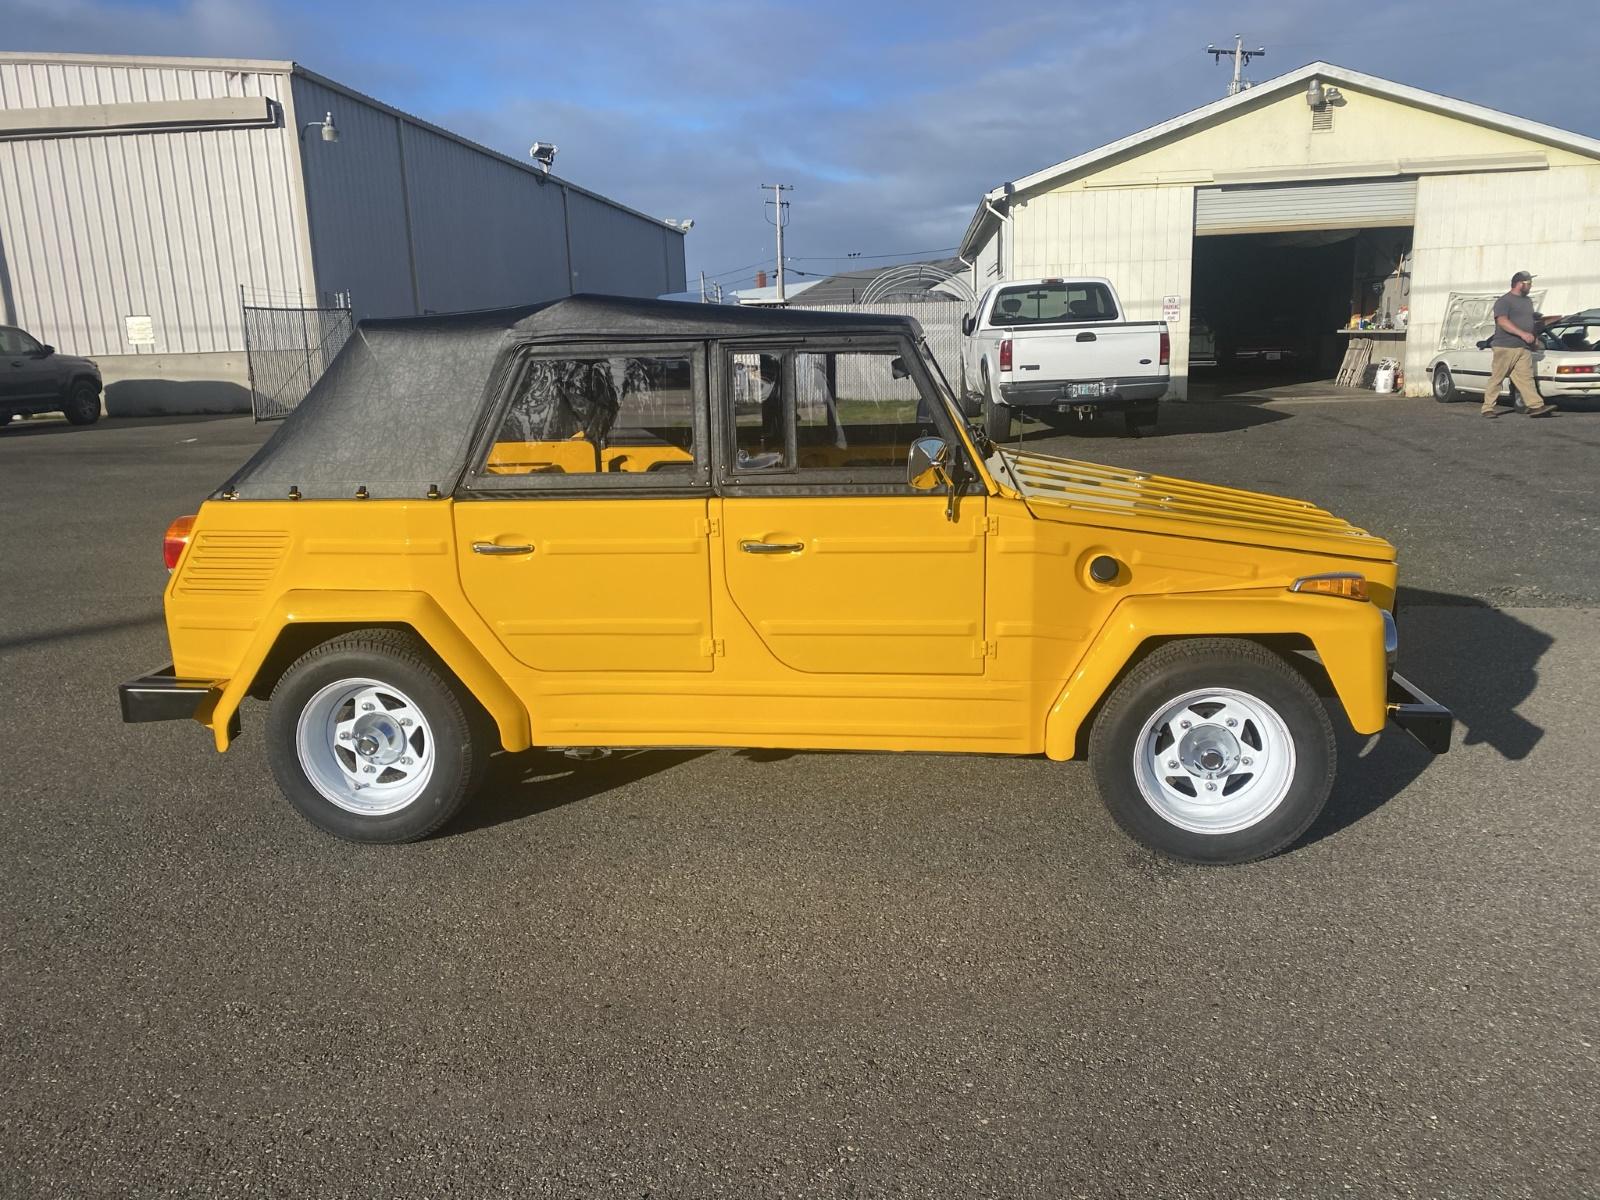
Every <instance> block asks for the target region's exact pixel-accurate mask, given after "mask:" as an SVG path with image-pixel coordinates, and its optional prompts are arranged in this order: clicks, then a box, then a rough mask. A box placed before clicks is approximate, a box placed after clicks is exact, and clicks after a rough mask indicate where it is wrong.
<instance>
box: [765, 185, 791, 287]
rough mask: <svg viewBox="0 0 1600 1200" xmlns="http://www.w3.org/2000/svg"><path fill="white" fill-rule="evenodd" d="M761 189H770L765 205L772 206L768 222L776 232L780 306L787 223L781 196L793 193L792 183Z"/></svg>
mask: <svg viewBox="0 0 1600 1200" xmlns="http://www.w3.org/2000/svg"><path fill="white" fill-rule="evenodd" d="M761 188H762V190H763V191H765V190H766V189H767V188H771V189H772V199H771V200H768V201H767V203H768V204H770V205H772V208H773V215H772V217H771V218H770V220H771V221H772V224H773V225H774V226H775V227H776V228H777V230H778V294H777V301H778V303H779V304H782V303H784V297H783V227H784V226H785V225H787V224H788V223H789V202H788V201H787V200H785V199H784V198H783V194H784V193H785V192H792V191H794V184H792V183H763V184H762V185H761Z"/></svg>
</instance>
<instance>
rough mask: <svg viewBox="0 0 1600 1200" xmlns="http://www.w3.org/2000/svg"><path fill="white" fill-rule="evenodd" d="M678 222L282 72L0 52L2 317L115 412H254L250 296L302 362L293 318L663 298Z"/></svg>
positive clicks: (312, 352) (311, 348) (307, 350)
mask: <svg viewBox="0 0 1600 1200" xmlns="http://www.w3.org/2000/svg"><path fill="white" fill-rule="evenodd" d="M329 118H331V119H332V122H333V129H332V130H328V129H326V128H325V127H326V123H327V121H328V119H329ZM335 131H336V133H337V137H336V138H335V137H334V133H335ZM540 132H547V131H539V130H530V131H529V136H530V139H531V138H532V137H534V136H537V135H538V134H539V133H540ZM683 233H684V231H683V229H682V228H681V227H678V226H674V225H670V224H668V223H667V222H665V221H662V220H658V219H656V218H654V217H650V216H646V215H645V214H643V213H640V212H636V211H634V210H633V209H631V208H628V207H626V206H625V205H622V204H619V203H617V202H616V201H614V200H610V199H607V198H606V197H604V196H601V195H598V194H596V193H595V192H592V191H589V190H588V189H586V188H583V187H580V186H578V185H577V184H575V183H573V182H571V181H570V180H567V179H563V178H561V177H559V176H558V175H556V174H554V173H549V174H547V173H546V172H545V171H544V170H541V169H540V168H539V167H538V166H536V165H535V164H534V163H532V162H530V161H528V160H527V159H517V158H510V157H507V156H506V155H503V154H499V153H496V152H495V151H493V150H490V149H488V148H487V147H484V146H481V145H478V144H477V143H475V142H472V141H469V140H468V139H466V138H464V137H461V136H460V135H458V134H455V133H451V132H450V131H449V130H446V129H441V128H439V127H438V126H436V125H431V124H429V123H428V122H426V121H422V120H419V119H417V118H416V117H413V116H410V115H408V114H406V113H403V112H401V111H399V110H398V109H395V108H392V107H391V106H389V105H387V104H384V103H382V102H381V101H378V100H375V99H373V98H371V97H369V96H364V95H362V94H361V93H359V92H357V91H355V90H353V89H351V88H349V87H346V86H345V85H343V84H341V83H338V82H336V81H334V80H332V79H328V78H326V77H324V76H321V75H318V74H316V73H315V72H313V71H309V70H307V69H306V68H305V67H303V66H300V65H299V64H297V63H292V62H276V61H262V60H244V59H221V58H213V59H200V58H148V57H137V56H124V55H91V54H33V53H10V52H4V53H0V323H4V324H15V325H21V326H23V327H24V328H26V329H27V330H28V331H29V332H31V333H33V334H34V335H35V336H36V337H38V338H39V339H40V340H41V341H45V342H49V343H51V344H53V345H55V346H56V347H58V348H59V349H61V350H62V351H65V352H67V353H71V354H79V355H85V356H88V357H91V358H93V359H95V360H96V361H97V362H98V363H99V364H100V367H101V370H102V371H103V373H104V375H105V380H106V397H105V400H106V407H107V409H108V411H110V412H112V413H118V412H137V411H145V412H149V411H169V412H170V411H193V410H202V411H205V410H210V411H218V410H227V409H238V408H248V407H250V402H249V398H248V392H247V383H248V381H249V380H248V377H249V364H248V363H247V361H246V356H245V354H244V350H245V320H244V316H243V313H242V309H243V308H244V307H245V305H250V306H252V307H254V308H258V309H261V310H271V309H279V310H282V314H283V317H282V319H281V320H278V321H263V322H261V324H262V325H263V327H264V328H266V329H267V331H268V332H269V333H274V332H276V333H281V336H279V337H278V338H277V342H276V344H275V345H274V347H273V350H274V353H275V354H276V355H277V359H287V360H288V361H290V362H294V361H297V360H298V361H300V362H302V363H311V364H312V365H311V366H310V367H309V368H303V369H302V372H301V373H302V374H307V373H309V374H313V375H314V374H315V373H316V371H318V370H320V365H319V364H320V360H319V359H318V358H317V351H318V350H319V349H321V350H326V349H327V347H326V345H325V344H324V342H323V341H319V334H318V328H319V327H318V314H317V313H315V312H304V313H303V312H302V311H301V310H302V309H311V308H315V307H316V306H319V305H323V306H327V305H341V306H343V305H347V306H348V307H349V308H350V310H351V311H352V313H353V315H354V317H355V319H357V320H359V319H360V318H362V317H366V316H371V317H393V316H410V315H415V314H419V313H425V312H448V311H452V310H458V309H471V308H490V307H495V306H500V305H512V304H523V303H528V302H533V301H539V300H547V299H552V298H554V297H557V296H565V295H567V294H569V293H571V292H574V291H584V292H609V293H613V294H620V295H631V296H658V295H661V294H662V293H664V292H677V291H682V290H683V288H684V245H683ZM269 315H270V313H269ZM340 317H341V320H340V322H339V327H340V328H341V329H348V319H347V318H344V317H343V314H342V312H341V314H340ZM302 329H304V330H305V331H306V334H305V336H306V338H308V339H309V342H310V343H311V344H310V345H308V346H301V345H299V343H298V342H297V341H296V340H295V339H296V338H298V337H300V331H301V330H302ZM254 350H255V347H254V346H252V353H254ZM258 357H259V356H258ZM273 361H274V363H275V362H276V361H277V360H276V359H274V360H273ZM269 365H270V364H269ZM285 380H286V382H288V383H294V384H296V386H297V390H296V391H295V393H294V398H296V399H297V398H298V396H299V395H301V394H303V393H304V390H305V387H306V386H308V385H309V379H306V378H301V379H299V380H298V381H296V380H294V379H293V378H291V377H289V376H286V377H285Z"/></svg>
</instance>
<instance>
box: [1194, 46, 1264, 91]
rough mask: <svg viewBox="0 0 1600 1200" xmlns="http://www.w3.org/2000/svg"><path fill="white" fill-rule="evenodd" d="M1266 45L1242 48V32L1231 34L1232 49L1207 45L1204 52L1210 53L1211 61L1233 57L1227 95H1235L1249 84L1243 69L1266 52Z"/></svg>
mask: <svg viewBox="0 0 1600 1200" xmlns="http://www.w3.org/2000/svg"><path fill="white" fill-rule="evenodd" d="M1266 52H1267V51H1266V47H1264V46H1258V47H1256V49H1254V50H1246V49H1245V48H1244V34H1242V33H1236V34H1234V35H1233V49H1232V50H1228V49H1219V48H1217V47H1216V46H1207V47H1206V53H1207V54H1209V55H1211V59H1212V61H1213V62H1219V63H1220V62H1221V61H1222V60H1223V58H1224V57H1227V58H1231V59H1233V81H1232V82H1231V83H1229V84H1228V95H1230V96H1237V95H1238V94H1239V93H1240V92H1242V91H1244V90H1245V88H1247V87H1250V86H1251V82H1250V80H1248V79H1246V78H1244V69H1245V68H1246V67H1248V66H1249V65H1250V60H1251V59H1252V58H1260V57H1261V56H1262V55H1264V54H1265V53H1266Z"/></svg>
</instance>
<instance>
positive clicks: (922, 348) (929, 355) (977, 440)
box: [917, 337, 987, 446]
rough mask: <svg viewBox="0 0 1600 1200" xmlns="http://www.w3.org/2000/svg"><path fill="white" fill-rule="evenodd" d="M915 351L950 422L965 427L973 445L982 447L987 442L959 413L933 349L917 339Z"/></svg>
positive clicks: (952, 391)
mask: <svg viewBox="0 0 1600 1200" xmlns="http://www.w3.org/2000/svg"><path fill="white" fill-rule="evenodd" d="M917 351H918V353H920V354H921V355H922V361H923V364H924V365H925V366H926V367H927V368H928V374H930V375H932V376H933V380H934V382H935V383H936V384H937V385H938V387H939V398H940V399H941V400H943V401H944V406H945V410H946V411H947V412H949V414H950V419H951V421H953V422H955V424H956V425H957V426H961V427H965V429H966V431H967V436H968V437H969V438H971V439H972V441H973V444H974V445H977V446H982V445H983V443H984V442H985V441H986V440H987V439H986V438H985V437H984V436H983V431H982V430H981V429H979V428H978V425H977V422H976V421H970V420H968V419H967V415H966V414H965V413H964V412H962V411H961V402H960V399H959V397H957V395H956V390H955V388H953V387H951V386H950V380H949V379H947V378H946V377H945V373H944V368H943V367H941V366H940V365H939V360H938V359H937V358H935V357H934V356H933V349H932V347H930V346H929V345H928V339H927V338H925V337H924V338H918V339H917Z"/></svg>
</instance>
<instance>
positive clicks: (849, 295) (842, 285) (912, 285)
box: [806, 258, 967, 304]
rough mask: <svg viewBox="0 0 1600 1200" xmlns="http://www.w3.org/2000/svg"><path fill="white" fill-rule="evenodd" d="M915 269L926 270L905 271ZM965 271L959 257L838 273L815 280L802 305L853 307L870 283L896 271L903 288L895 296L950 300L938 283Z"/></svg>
mask: <svg viewBox="0 0 1600 1200" xmlns="http://www.w3.org/2000/svg"><path fill="white" fill-rule="evenodd" d="M918 267H921V268H929V269H928V270H927V271H926V272H923V273H918V272H915V271H908V270H907V268H918ZM966 269H967V264H966V263H964V262H962V261H961V260H960V259H959V258H941V259H930V260H928V261H927V262H905V263H895V264H893V265H891V266H887V267H865V268H863V269H862V270H859V271H840V272H839V273H838V274H836V275H829V276H827V277H826V278H823V279H819V280H817V281H816V285H815V286H814V287H813V288H812V289H811V290H810V291H809V292H807V293H806V303H807V304H853V303H855V302H856V301H858V300H860V299H861V294H862V293H863V292H865V291H866V290H867V289H868V288H869V287H871V286H872V283H873V281H874V280H876V279H878V278H879V277H880V276H883V275H887V274H888V273H889V272H891V271H900V272H903V273H904V274H905V275H906V279H905V282H904V286H903V287H898V288H897V291H896V295H901V296H904V295H909V294H912V293H917V294H921V295H925V294H928V293H934V297H933V298H935V299H939V300H946V299H948V300H954V299H955V297H954V296H951V295H949V294H948V293H944V292H938V291H937V288H938V285H939V283H940V282H942V278H941V277H947V276H950V275H958V274H960V273H961V272H962V271H965V270H966Z"/></svg>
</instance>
